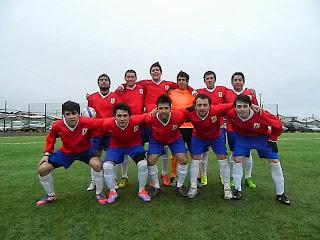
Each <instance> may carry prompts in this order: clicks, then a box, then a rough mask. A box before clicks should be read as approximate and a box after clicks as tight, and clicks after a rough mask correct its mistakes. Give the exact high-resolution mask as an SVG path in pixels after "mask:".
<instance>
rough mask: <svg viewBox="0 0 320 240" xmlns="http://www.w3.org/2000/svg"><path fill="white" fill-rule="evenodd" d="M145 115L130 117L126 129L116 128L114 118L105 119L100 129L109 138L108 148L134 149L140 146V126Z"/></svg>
mask: <svg viewBox="0 0 320 240" xmlns="http://www.w3.org/2000/svg"><path fill="white" fill-rule="evenodd" d="M145 117H146V115H145V114H143V115H132V116H130V118H129V123H128V125H127V126H126V127H124V128H121V127H119V126H118V124H117V123H116V121H115V119H114V118H108V119H105V120H104V122H103V126H102V129H103V131H105V132H107V133H108V134H110V136H111V142H110V147H135V146H139V145H142V132H141V129H142V126H143V125H144V122H145Z"/></svg>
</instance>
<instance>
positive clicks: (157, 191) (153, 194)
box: [149, 187, 160, 198]
mask: <svg viewBox="0 0 320 240" xmlns="http://www.w3.org/2000/svg"><path fill="white" fill-rule="evenodd" d="M159 194H160V188H155V187H151V188H150V191H149V196H150V197H151V198H155V197H158V196H159Z"/></svg>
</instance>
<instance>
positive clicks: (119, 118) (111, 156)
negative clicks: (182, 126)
mask: <svg viewBox="0 0 320 240" xmlns="http://www.w3.org/2000/svg"><path fill="white" fill-rule="evenodd" d="M113 112H114V117H113V118H109V119H106V120H105V121H104V123H103V127H102V128H103V130H104V131H106V132H108V133H109V134H110V136H111V142H110V147H109V148H108V151H107V154H106V157H105V160H104V163H103V169H104V177H105V181H106V184H107V186H108V188H109V189H110V193H109V196H108V200H107V202H108V203H114V202H115V200H116V199H117V198H118V193H117V191H116V189H115V185H114V165H115V164H120V163H122V162H123V157H124V155H129V156H130V157H131V158H132V159H133V161H135V163H136V164H137V167H138V180H139V192H138V196H139V198H141V199H142V200H143V201H145V202H149V201H151V197H150V196H149V195H148V193H147V192H146V191H145V185H146V182H147V178H148V165H147V160H146V157H145V151H144V149H143V146H142V134H141V128H142V125H143V124H144V120H145V115H133V116H130V115H131V114H130V107H129V106H128V105H127V104H125V103H120V104H117V105H116V106H115V107H114V110H113Z"/></svg>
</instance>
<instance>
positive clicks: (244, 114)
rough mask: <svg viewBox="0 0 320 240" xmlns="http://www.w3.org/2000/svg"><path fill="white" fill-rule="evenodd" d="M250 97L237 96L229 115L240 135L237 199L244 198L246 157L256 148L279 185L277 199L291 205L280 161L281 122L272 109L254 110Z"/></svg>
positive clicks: (236, 167)
mask: <svg viewBox="0 0 320 240" xmlns="http://www.w3.org/2000/svg"><path fill="white" fill-rule="evenodd" d="M250 106H251V99H250V97H248V96H238V97H237V98H236V100H235V102H234V109H232V110H231V111H229V112H228V113H227V118H228V120H229V121H230V124H231V125H232V127H233V128H234V130H235V133H236V134H237V136H236V139H235V147H234V161H235V164H234V166H233V172H234V184H235V190H234V193H233V197H234V199H240V198H241V179H242V175H243V172H242V164H243V160H244V157H249V154H250V149H256V150H257V152H258V154H259V157H260V158H267V159H268V160H269V163H270V167H271V175H272V179H273V182H274V184H275V188H276V199H277V200H278V201H279V202H280V203H282V204H287V205H289V204H290V202H289V200H288V198H287V197H286V195H285V193H284V177H283V172H282V168H281V164H280V161H279V155H278V147H277V143H276V140H277V138H278V137H279V136H280V135H281V132H282V124H281V121H280V120H279V119H278V118H277V117H276V116H274V115H272V114H271V113H269V112H262V113H260V114H259V113H255V112H254V111H253V110H251V109H250Z"/></svg>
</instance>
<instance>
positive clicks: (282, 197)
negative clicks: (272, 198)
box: [276, 193, 290, 205]
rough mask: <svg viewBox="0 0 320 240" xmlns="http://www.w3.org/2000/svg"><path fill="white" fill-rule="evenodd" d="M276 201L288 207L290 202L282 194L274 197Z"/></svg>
mask: <svg viewBox="0 0 320 240" xmlns="http://www.w3.org/2000/svg"><path fill="white" fill-rule="evenodd" d="M276 199H277V200H278V201H279V202H280V203H282V204H285V205H290V201H289V199H288V198H287V196H286V195H285V194H284V193H282V194H281V195H276Z"/></svg>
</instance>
